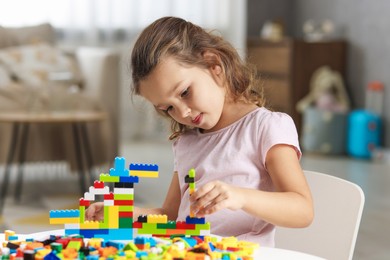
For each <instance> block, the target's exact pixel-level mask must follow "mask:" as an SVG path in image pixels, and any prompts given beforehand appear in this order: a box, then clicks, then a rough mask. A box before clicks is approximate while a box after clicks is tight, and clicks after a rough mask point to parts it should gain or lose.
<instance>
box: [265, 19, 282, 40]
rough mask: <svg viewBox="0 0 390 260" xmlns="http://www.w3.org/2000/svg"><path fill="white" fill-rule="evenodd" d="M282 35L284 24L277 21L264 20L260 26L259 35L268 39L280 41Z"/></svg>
mask: <svg viewBox="0 0 390 260" xmlns="http://www.w3.org/2000/svg"><path fill="white" fill-rule="evenodd" d="M283 36H284V26H283V24H282V23H281V22H278V21H266V22H265V23H264V25H263V27H262V28H261V31H260V37H261V38H262V39H265V40H270V41H280V40H282V39H283Z"/></svg>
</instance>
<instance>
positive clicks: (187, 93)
mask: <svg viewBox="0 0 390 260" xmlns="http://www.w3.org/2000/svg"><path fill="white" fill-rule="evenodd" d="M189 94H190V88H186V89H185V90H184V91H183V92H182V93H181V94H180V97H182V98H183V97H186V96H188V95H189Z"/></svg>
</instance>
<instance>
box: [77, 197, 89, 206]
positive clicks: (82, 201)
mask: <svg viewBox="0 0 390 260" xmlns="http://www.w3.org/2000/svg"><path fill="white" fill-rule="evenodd" d="M90 203H91V202H90V201H89V200H85V199H84V198H80V200H79V205H80V206H86V207H88V206H89V204H90Z"/></svg>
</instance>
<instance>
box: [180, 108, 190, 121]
mask: <svg viewBox="0 0 390 260" xmlns="http://www.w3.org/2000/svg"><path fill="white" fill-rule="evenodd" d="M179 113H180V116H181V117H182V118H186V117H188V116H189V115H190V113H191V109H190V108H189V107H188V106H184V105H182V106H180V108H179Z"/></svg>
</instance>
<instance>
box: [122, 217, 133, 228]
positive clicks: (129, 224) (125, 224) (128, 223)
mask: <svg viewBox="0 0 390 260" xmlns="http://www.w3.org/2000/svg"><path fill="white" fill-rule="evenodd" d="M119 228H133V218H119Z"/></svg>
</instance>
